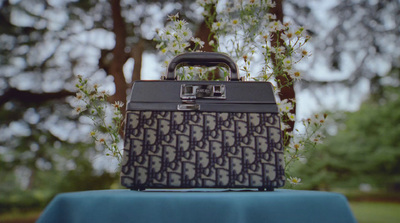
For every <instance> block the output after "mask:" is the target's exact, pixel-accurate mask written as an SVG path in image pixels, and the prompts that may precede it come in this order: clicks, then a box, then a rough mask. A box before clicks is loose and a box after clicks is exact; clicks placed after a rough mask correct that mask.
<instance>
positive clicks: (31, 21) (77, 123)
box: [0, 0, 200, 192]
mask: <svg viewBox="0 0 400 223" xmlns="http://www.w3.org/2000/svg"><path fill="white" fill-rule="evenodd" d="M194 10H196V9H195V8H194V7H193V3H192V2H191V1H144V0H137V1H127V0H126V1H125V0H121V1H120V0H111V1H105V0H103V1H93V0H82V1H72V0H71V1H70V0H68V1H46V0H34V1H11V0H0V132H1V134H0V178H1V179H7V180H6V181H0V189H1V190H2V191H3V190H5V191H8V192H10V190H18V188H20V186H22V188H23V189H31V190H34V189H38V188H43V187H46V188H47V189H49V188H59V189H60V188H61V189H62V190H74V189H78V188H77V185H71V184H70V183H68V184H67V183H66V182H65V181H68V179H70V180H72V179H75V180H78V181H79V182H80V183H79V185H81V186H80V187H79V189H84V187H83V185H84V184H82V182H83V181H86V182H87V183H88V184H86V186H87V188H92V189H93V187H94V188H99V187H104V185H107V186H109V185H110V180H104V181H103V183H104V185H103V186H101V185H100V184H97V183H96V181H95V179H98V178H99V177H105V178H104V179H106V178H107V179H108V178H109V176H107V174H106V173H105V174H102V173H101V172H100V173H99V172H98V171H99V170H98V169H95V168H94V167H93V163H94V161H95V160H94V159H95V157H96V155H98V154H103V152H102V151H101V150H98V148H96V147H95V146H94V145H93V144H91V143H89V142H88V140H87V139H88V136H87V134H88V133H89V131H90V127H89V125H88V123H87V121H85V120H82V119H80V120H77V118H76V117H74V116H73V115H72V114H71V108H70V107H69V106H68V102H70V101H71V100H73V99H72V96H73V95H74V93H73V92H74V91H75V89H74V79H75V78H74V74H75V75H76V74H83V75H85V76H89V77H91V79H93V80H94V81H96V82H99V81H101V82H102V84H103V85H106V86H112V85H113V81H114V82H115V89H116V90H115V92H116V93H115V94H114V96H113V97H112V98H111V100H120V101H123V102H125V101H126V96H127V89H128V88H129V84H130V82H131V81H132V80H137V79H140V73H141V64H142V62H141V61H142V57H143V55H144V53H145V52H153V51H154V49H155V47H154V43H153V41H152V39H153V37H154V34H155V28H156V27H157V26H159V27H161V26H162V24H163V23H164V21H165V18H166V16H167V15H168V14H171V13H176V12H177V11H181V12H186V14H184V15H183V17H184V18H185V19H187V20H188V21H191V22H192V23H193V24H198V23H199V21H200V16H199V15H198V14H196V13H192V12H193V11H194ZM128 60H133V61H134V68H133V69H132V71H131V72H132V73H131V74H126V73H125V74H124V73H123V66H124V65H125V64H126V62H127V61H128ZM129 76H130V77H129ZM125 77H126V78H125ZM88 163H89V164H92V165H88ZM100 170H101V169H100ZM71 171H73V172H71ZM44 173H45V174H47V175H46V177H47V179H46V177H43V176H44V175H43V174H44ZM78 173H79V174H78ZM14 174H16V175H14ZM16 176H17V177H16ZM18 176H20V177H18ZM61 176H62V177H63V179H60V177H61ZM49 179H52V180H49ZM91 181H93V182H91ZM90 182H91V183H90ZM5 183H7V184H8V185H12V186H7V185H3V184H5ZM43 183H44V184H43ZM89 184H90V186H89ZM66 185H70V186H66ZM107 186H106V187H107ZM61 189H60V190H61ZM54 190H55V189H54Z"/></svg>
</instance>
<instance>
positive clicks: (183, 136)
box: [121, 111, 285, 189]
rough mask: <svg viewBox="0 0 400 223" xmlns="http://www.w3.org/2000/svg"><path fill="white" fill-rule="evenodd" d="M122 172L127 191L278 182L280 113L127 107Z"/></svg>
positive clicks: (280, 180)
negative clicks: (157, 109) (135, 108)
mask: <svg viewBox="0 0 400 223" xmlns="http://www.w3.org/2000/svg"><path fill="white" fill-rule="evenodd" d="M121 172H122V174H121V182H122V185H124V186H126V187H128V188H132V189H144V188H194V187H199V188H270V189H271V188H274V187H280V186H283V185H284V182H285V176H284V158H283V145H282V139H281V130H280V117H279V116H278V115H277V114H269V113H231V112H192V111H187V112H181V111H128V113H127V123H126V129H125V147H124V158H123V160H122V169H121Z"/></svg>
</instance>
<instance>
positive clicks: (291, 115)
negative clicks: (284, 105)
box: [287, 113, 296, 121]
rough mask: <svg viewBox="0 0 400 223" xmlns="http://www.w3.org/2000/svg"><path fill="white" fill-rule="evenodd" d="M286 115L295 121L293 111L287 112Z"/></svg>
mask: <svg viewBox="0 0 400 223" xmlns="http://www.w3.org/2000/svg"><path fill="white" fill-rule="evenodd" d="M287 116H288V118H289V119H290V121H296V115H295V114H294V113H288V114H287Z"/></svg>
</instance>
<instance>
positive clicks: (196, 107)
mask: <svg viewBox="0 0 400 223" xmlns="http://www.w3.org/2000/svg"><path fill="white" fill-rule="evenodd" d="M177 109H178V110H179V111H196V110H200V105H198V104H180V105H178V108H177Z"/></svg>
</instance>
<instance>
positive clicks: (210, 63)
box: [167, 52, 239, 81]
mask: <svg viewBox="0 0 400 223" xmlns="http://www.w3.org/2000/svg"><path fill="white" fill-rule="evenodd" d="M178 65H184V66H195V65H200V66H206V67H214V66H218V65H225V66H227V67H229V69H230V72H231V77H230V80H232V81H238V80H239V77H238V68H237V65H236V63H235V62H234V61H233V60H232V58H230V57H229V56H227V55H225V54H221V53H215V52H192V53H184V54H180V55H178V56H176V57H175V58H174V59H172V60H171V62H170V63H169V65H168V73H167V80H175V69H176V68H177V66H178Z"/></svg>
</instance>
